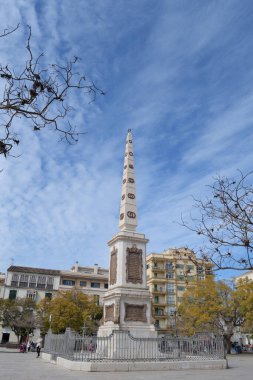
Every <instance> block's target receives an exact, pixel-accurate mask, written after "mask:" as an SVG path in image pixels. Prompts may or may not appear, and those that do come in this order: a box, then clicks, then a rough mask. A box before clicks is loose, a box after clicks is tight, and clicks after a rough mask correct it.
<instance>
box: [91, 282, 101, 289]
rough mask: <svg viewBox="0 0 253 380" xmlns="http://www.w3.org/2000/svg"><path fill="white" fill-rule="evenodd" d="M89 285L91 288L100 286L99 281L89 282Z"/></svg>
mask: <svg viewBox="0 0 253 380" xmlns="http://www.w3.org/2000/svg"><path fill="white" fill-rule="evenodd" d="M90 286H91V287H92V288H100V283H99V282H91V284H90Z"/></svg>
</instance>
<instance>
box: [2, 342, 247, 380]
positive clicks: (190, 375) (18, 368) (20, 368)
mask: <svg viewBox="0 0 253 380" xmlns="http://www.w3.org/2000/svg"><path fill="white" fill-rule="evenodd" d="M228 363H229V369H225V370H182V371H161V372H152V371H150V372H149V371H147V372H142V371H141V372H118V373H117V372H114V373H113V372H112V373H108V372H106V373H101V372H100V373H98V372H97V373H87V372H78V371H70V370H67V369H63V368H60V367H59V366H56V365H54V364H51V363H48V362H45V361H44V360H43V359H41V358H39V359H37V358H36V353H35V352H29V353H27V354H22V353H19V352H17V350H6V349H5V350H4V349H0V379H1V380H80V379H85V380H101V379H102V380H154V379H155V380H168V379H169V380H177V379H179V380H180V379H184V380H238V379H240V378H243V380H252V373H253V354H240V355H230V356H229V357H228Z"/></svg>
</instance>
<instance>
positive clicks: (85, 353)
mask: <svg viewBox="0 0 253 380" xmlns="http://www.w3.org/2000/svg"><path fill="white" fill-rule="evenodd" d="M44 352H46V353H50V354H51V355H52V356H53V357H57V356H60V357H63V358H66V359H69V360H76V361H178V360H191V361H194V360H215V359H224V357H225V351H224V343H223V338H222V337H221V336H216V337H215V336H214V335H212V334H209V333H202V334H197V335H194V336H192V337H178V336H177V337H173V336H164V337H159V338H135V337H133V336H132V335H131V334H130V333H129V332H128V331H120V330H115V331H113V332H112V334H111V335H109V336H107V337H97V336H80V335H77V334H75V333H73V332H71V330H70V329H67V330H66V332H65V334H59V335H56V334H52V333H51V331H49V333H48V334H47V335H46V338H45V345H44Z"/></svg>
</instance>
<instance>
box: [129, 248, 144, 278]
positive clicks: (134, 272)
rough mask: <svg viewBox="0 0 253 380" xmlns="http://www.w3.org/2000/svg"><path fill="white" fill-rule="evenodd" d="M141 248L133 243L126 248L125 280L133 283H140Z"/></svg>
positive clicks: (141, 269) (141, 268)
mask: <svg viewBox="0 0 253 380" xmlns="http://www.w3.org/2000/svg"><path fill="white" fill-rule="evenodd" d="M142 272H143V263H142V250H141V249H137V247H136V246H135V245H133V246H132V247H131V248H127V250H126V281H127V282H131V283H133V284H142V281H143V280H142V277H143V276H142Z"/></svg>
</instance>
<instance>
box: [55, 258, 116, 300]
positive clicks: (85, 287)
mask: <svg viewBox="0 0 253 380" xmlns="http://www.w3.org/2000/svg"><path fill="white" fill-rule="evenodd" d="M60 273H61V278H60V285H59V290H70V289H72V288H77V289H80V290H82V291H83V293H85V294H87V295H88V296H93V297H94V298H95V299H96V300H97V302H99V303H100V304H102V303H103V297H104V293H105V291H106V289H108V275H109V270H108V269H105V268H100V267H99V266H98V264H94V266H93V267H82V266H80V265H79V264H78V262H76V263H75V265H74V266H73V267H72V268H71V270H70V271H67V270H61V271H60Z"/></svg>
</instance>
